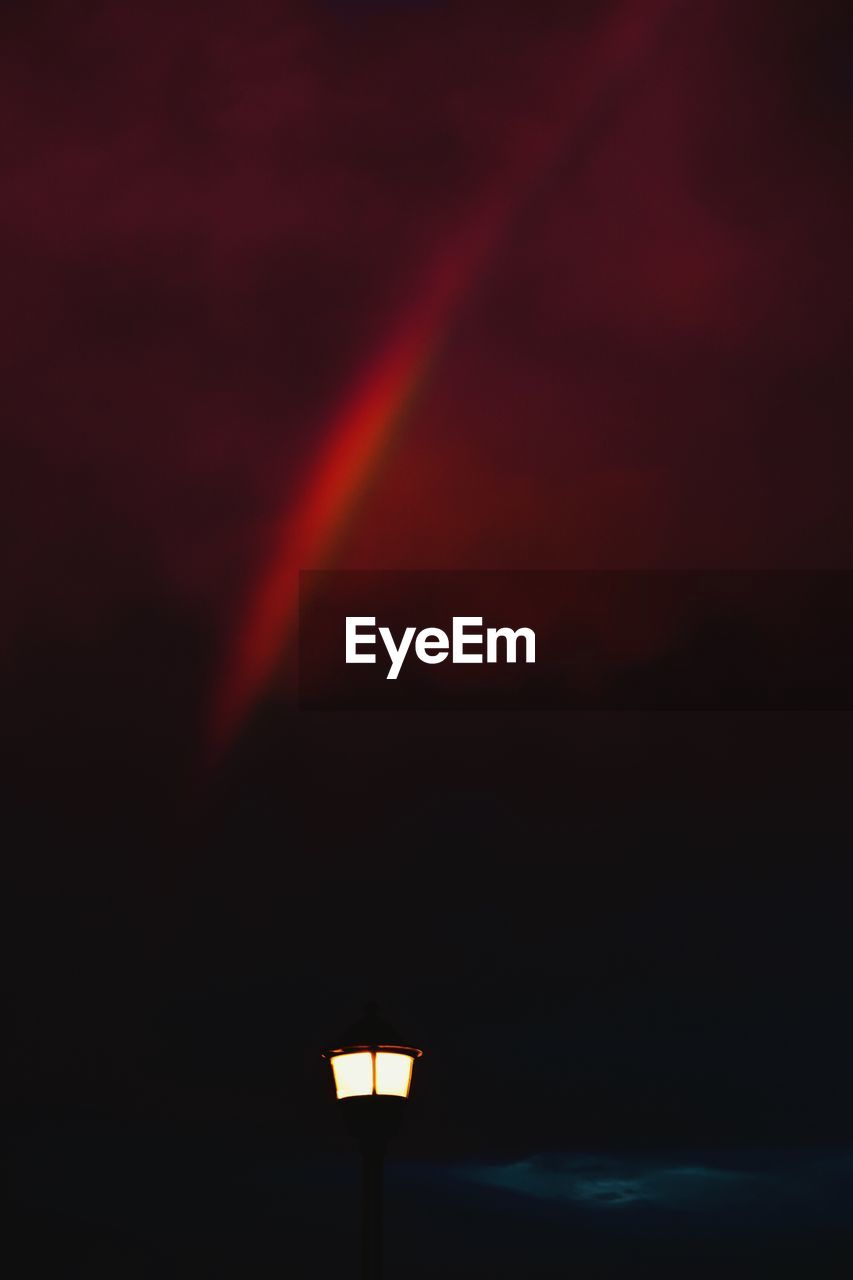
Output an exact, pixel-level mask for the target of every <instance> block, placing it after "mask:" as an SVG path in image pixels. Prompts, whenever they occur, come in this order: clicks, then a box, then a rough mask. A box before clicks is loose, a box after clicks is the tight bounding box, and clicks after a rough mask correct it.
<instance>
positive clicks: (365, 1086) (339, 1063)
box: [331, 1053, 373, 1098]
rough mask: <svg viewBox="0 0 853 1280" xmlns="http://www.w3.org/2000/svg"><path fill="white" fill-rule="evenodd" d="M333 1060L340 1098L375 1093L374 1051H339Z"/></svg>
mask: <svg viewBox="0 0 853 1280" xmlns="http://www.w3.org/2000/svg"><path fill="white" fill-rule="evenodd" d="M331 1062H332V1073H333V1075H334V1077H335V1093H336V1094H337V1095H338V1097H339V1098H360V1097H362V1096H363V1095H364V1094H368V1093H373V1054H372V1053H338V1054H335V1056H334V1057H333V1058H332V1060H331Z"/></svg>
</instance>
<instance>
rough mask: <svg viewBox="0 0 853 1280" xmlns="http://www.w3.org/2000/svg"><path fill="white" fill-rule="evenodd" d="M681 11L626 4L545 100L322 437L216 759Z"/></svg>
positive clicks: (552, 78) (239, 660)
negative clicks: (490, 295)
mask: <svg viewBox="0 0 853 1280" xmlns="http://www.w3.org/2000/svg"><path fill="white" fill-rule="evenodd" d="M677 8H678V6H677V4H676V5H673V4H672V3H671V0H641V2H640V3H636V2H633V3H631V2H629V3H625V4H624V5H622V6H621V7H618V8H617V9H616V11H615V13H614V14H613V15H612V16H611V18H610V20H609V22H608V23H607V24H606V27H605V29H604V30H603V31H602V32H600V33H599V35H598V37H597V39H596V41H595V42H594V44H593V47H592V48H589V49H587V50H586V51H585V59H584V65H583V68H582V72H579V73H578V75H577V77H576V79H575V80H574V81H573V82H572V84H571V92H570V105H569V108H568V110H565V109H563V108H562V107H561V106H560V105H559V104H558V106H557V107H556V108H555V106H554V103H553V102H552V103H548V104H546V109H545V111H544V112H542V113H541V115H540V117H539V118H540V121H541V119H542V118H543V117H546V118H547V119H548V121H549V122H553V123H549V124H547V125H544V126H543V125H541V124H540V125H539V126H538V127H535V128H531V130H530V132H529V134H528V135H527V136H526V137H525V138H524V139H523V142H522V145H521V147H520V150H519V154H518V155H517V156H516V158H515V161H514V162H513V163H510V164H509V166H508V168H507V171H506V173H505V175H504V180H503V181H502V182H501V183H500V184H499V186H498V187H497V189H496V190H493V191H492V193H491V194H490V197H489V198H488V199H487V200H486V201H485V202H484V204H483V205H482V206H481V207H480V209H479V211H478V215H477V216H476V217H475V218H474V219H473V221H472V222H471V223H470V224H469V225H468V227H467V229H466V230H465V231H464V232H463V234H461V235H460V236H459V238H458V239H457V240H456V241H455V242H454V243H453V245H452V246H451V247H450V250H449V251H448V252H447V253H446V254H445V255H444V257H443V259H442V260H441V262H440V264H439V266H438V267H437V269H435V270H433V271H432V272H430V273H429V274H428V275H427V278H426V280H425V281H424V283H423V286H422V288H421V289H420V290H418V291H417V292H416V294H415V298H416V301H415V304H414V306H413V307H412V308H411V309H410V310H409V311H408V312H407V313H406V314H405V315H404V316H403V317H401V319H400V321H399V322H398V324H397V325H396V326H395V328H394V330H393V332H392V334H391V336H390V338H389V340H388V342H387V343H386V344H385V346H384V347H383V348H382V349H381V351H380V352H379V355H378V357H377V358H376V359H375V360H374V361H373V362H372V363H371V364H370V365H369V366H368V368H367V370H366V371H365V372H364V373H363V374H362V376H361V377H360V378H359V380H358V381H357V382H356V384H355V386H354V387H353V388H352V389H351V390H350V392H349V393H348V394H347V395H346V396H345V397H344V399H343V402H342V404H341V405H340V406H339V408H338V410H337V412H336V413H334V414H333V416H332V419H331V421H330V423H329V426H328V429H327V430H326V431H325V432H324V433H323V441H324V443H323V445H322V446H321V449H320V452H319V453H318V455H317V457H316V458H315V460H314V463H313V466H312V467H311V470H310V473H309V475H308V477H307V479H306V483H305V485H304V487H303V489H302V496H301V497H300V498H299V499H298V500H297V502H296V505H295V506H290V505H289V506H288V507H287V509H286V510H285V511H283V512H282V515H281V517H280V519H279V521H278V526H277V528H276V529H275V530H274V533H273V536H272V539H271V548H270V553H269V556H268V559H267V561H266V563H265V565H264V566H263V567H262V569H261V571H260V573H259V575H258V578H257V580H256V582H255V584H254V586H253V587H252V589H251V590H250V592H249V593H248V596H247V600H246V603H245V607H244V610H243V612H242V614H241V617H240V620H239V624H238V627H237V629H236V631H235V633H234V635H233V637H232V640H231V643H230V645H229V646H228V649H227V652H226V655H225V661H224V663H223V667H222V671H221V677H220V679H219V681H218V683H217V686H216V688H215V691H214V697H213V700H212V707H211V711H210V716H209V720H208V732H207V742H206V746H207V755H208V758H209V759H212V760H213V759H216V758H219V757H220V756H221V755H222V754H223V752H224V751H226V750H227V748H228V746H229V745H230V743H231V742H232V741H233V739H234V737H235V736H236V734H237V733H238V732H239V730H240V727H241V726H242V724H243V723H244V721H245V719H246V717H247V716H248V714H249V713H250V711H251V709H252V707H253V706H254V705H255V704H256V702H257V701H258V700H259V698H260V697H261V696H262V695H263V692H264V690H265V689H266V688H267V686H268V685H269V682H270V680H271V679H272V677H273V675H274V674H275V672H276V670H277V669H278V667H279V664H280V661H281V659H282V656H283V654H284V653H285V652H286V651H287V649H288V647H289V646H290V644H291V642H292V639H293V634H294V631H295V627H296V621H297V614H298V605H299V571H300V570H301V569H306V568H315V569H316V568H323V567H327V566H328V565H329V564H330V563H332V562H333V560H334V557H335V554H336V552H337V550H338V548H339V547H340V544H341V541H342V538H343V535H344V533H345V531H346V529H347V528H348V527H349V525H350V523H351V521H352V519H353V517H354V515H355V513H356V511H357V509H358V507H359V505H360V503H361V502H362V500H363V498H364V496H365V494H366V492H367V491H368V489H369V487H370V485H371V483H373V481H374V480H375V478H376V477H377V475H378V473H379V471H380V469H381V466H382V463H383V461H384V459H385V458H386V456H387V454H388V451H389V448H390V446H391V444H392V442H393V441H394V439H395V437H396V435H397V433H398V431H399V428H400V425H401V423H402V421H403V420H404V417H405V414H406V411H407V409H408V408H409V407H410V405H411V403H412V401H413V399H414V398H415V396H416V394H417V393H418V391H419V389H420V388H421V387H422V386H423V385H424V382H425V380H426V377H427V374H428V371H429V369H430V367H431V365H432V364H433V362H434V360H435V358H436V356H437V354H438V352H439V350H440V348H441V346H442V345H443V343H444V342H445V341H446V339H447V337H448V335H449V333H450V331H451V329H452V326H453V324H454V322H455V321H456V319H457V318H458V315H459V313H460V310H461V307H462V304H463V303H464V302H465V301H466V300H468V299H470V296H471V294H472V292H473V290H474V288H475V286H476V284H477V283H478V281H479V280H480V279H481V278H482V277H483V276H484V274H485V272H486V269H487V267H488V265H489V263H490V262H491V261H492V260H493V259H494V257H495V253H496V250H497V249H498V247H499V246H500V244H501V243H502V241H504V240H505V239H506V237H507V235H508V233H509V232H510V230H511V228H512V226H513V225H514V222H515V220H516V218H517V216H518V214H519V212H520V211H521V210H522V209H523V208H524V207H525V206H526V205H527V204H529V202H530V200H531V198H532V197H533V196H534V195H535V194H536V193H537V192H538V191H539V190H540V189H541V186H542V184H543V183H544V182H545V181H546V180H547V179H548V177H549V176H550V175H551V174H552V173H553V171H554V170H555V168H556V167H557V165H564V164H565V161H566V151H567V149H568V148H569V147H571V146H572V145H574V149H575V152H576V153H577V154H578V155H580V154H582V152H583V143H584V142H585V141H587V140H588V134H589V131H590V129H592V130H594V129H595V128H596V127H597V126H600V125H601V123H602V120H605V121H606V119H607V118H608V117H609V115H610V113H611V112H612V110H613V108H614V106H618V105H619V104H620V103H621V101H622V97H623V93H622V91H623V89H624V87H625V86H626V85H630V84H631V83H633V78H634V77H633V73H634V72H635V71H636V68H637V64H638V62H639V61H640V60H642V59H643V58H644V57H645V56H647V55H648V54H649V53H650V52H651V51H652V50H653V48H654V47H655V46H656V44H657V36H658V35H659V33H660V29H661V26H662V25H664V24H663V20H664V19H666V18H668V17H669V16H670V15H671V13H672V12H674V10H675V9H677ZM560 53H561V51H559V50H557V51H556V53H555V51H550V52H549V59H548V66H547V67H546V68H544V74H543V76H542V77H541V82H542V83H550V84H551V85H552V86H553V85H557V86H558V88H559V89H560V90H562V89H563V86H564V83H565V74H566V71H565V68H566V62H565V59H564V58H563V57H561V56H559V55H560Z"/></svg>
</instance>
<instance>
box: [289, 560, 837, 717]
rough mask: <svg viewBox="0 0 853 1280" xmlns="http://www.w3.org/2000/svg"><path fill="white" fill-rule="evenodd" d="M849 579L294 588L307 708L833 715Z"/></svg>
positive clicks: (310, 577)
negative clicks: (715, 709) (798, 712)
mask: <svg viewBox="0 0 853 1280" xmlns="http://www.w3.org/2000/svg"><path fill="white" fill-rule="evenodd" d="M851 639H853V574H849V573H842V572H761V573H756V572H668V571H662V572H648V573H646V572H644V573H640V572H606V571H605V572H597V571H596V572H552V571H543V572H527V571H525V572H506V573H504V572H473V571H471V572H469V571H458V572H434V573H433V572H412V573H407V572H363V571H359V572H343V571H341V572H338V571H316V572H314V571H310V572H304V573H303V574H302V575H301V582H300V628H299V701H300V705H301V706H303V707H306V708H317V709H335V708H358V707H364V708H377V709H378V708H387V709H393V708H427V707H435V708H459V707H477V706H482V707H484V708H497V709H500V708H507V709H518V710H524V709H525V708H530V709H545V708H549V707H551V708H584V709H602V710H603V709H608V708H612V709H614V710H618V709H633V708H636V709H655V708H663V707H672V708H687V707H715V706H716V707H726V708H744V709H761V708H770V709H772V708H778V709H810V708H813V709H826V710H832V709H836V708H837V709H842V708H849V707H850V706H851V703H853V675H851V653H853V648H851Z"/></svg>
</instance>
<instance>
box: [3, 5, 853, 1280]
mask: <svg viewBox="0 0 853 1280" xmlns="http://www.w3.org/2000/svg"><path fill="white" fill-rule="evenodd" d="M534 9H535V12H534ZM852 77H853V28H851V21H850V11H849V7H848V6H847V5H844V4H841V3H837V2H836V3H830V2H829V0H817V2H816V3H813V4H802V3H794V2H793V0H792V2H790V3H787V2H785V3H780V2H778V0H777V2H775V3H770V0H753V2H751V3H747V4H744V3H736V2H735V0H696V2H695V3H694V2H687V0H683V2H681V3H678V2H677V0H672V2H671V3H664V2H663V0H660V2H658V0H624V3H602V2H601V0H583V2H579V3H577V4H571V5H567V4H563V3H560V4H558V3H553V4H552V3H546V2H545V0H543V2H542V3H537V4H536V5H535V6H532V5H524V4H503V3H499V2H496V0H492V2H491V3H485V2H483V3H480V2H479V0H470V2H467V0H463V2H460V3H450V0H446V2H444V3H439V2H433V3H430V2H428V0H408V2H407V3H404V2H403V0H396V2H392V0H386V2H384V3H382V2H380V0H375V2H373V3H368V2H366V0H337V2H336V3H332V2H331V0H329V2H327V3H321V2H320V0H314V2H308V0H305V3H284V2H282V3H272V2H271V0H264V2H261V0H257V2H256V0H244V3H241V4H240V5H237V4H226V3H216V2H215V0H210V2H208V3H204V4H202V3H191V2H189V0H187V2H186V3H184V2H180V3H175V2H172V3H165V2H163V3H159V2H156V3H149V4H145V5H137V6H133V5H127V4H124V3H119V2H118V0H102V2H101V3H98V4H93V5H88V6H84V11H81V7H80V6H77V5H73V4H68V3H59V2H51V0H48V2H46V3H44V4H40V5H29V6H28V5H23V4H22V5H8V6H6V7H5V8H4V11H3V13H2V15H0V86H2V87H1V88H0V93H2V95H3V98H4V104H3V105H4V118H5V120H6V122H7V125H8V126H9V128H8V134H9V137H8V146H7V147H6V148H5V149H4V159H3V162H2V163H3V167H4V175H3V200H2V202H0V203H2V208H0V242H1V243H2V249H3V288H2V291H0V313H2V320H3V354H4V357H5V358H4V375H3V385H4V392H5V395H4V413H3V433H2V434H3V442H2V464H0V475H2V478H3V504H2V510H3V518H4V522H5V530H4V533H5V536H4V547H5V549H6V551H7V556H6V557H4V574H3V586H4V611H3V612H4V622H5V625H4V627H3V637H2V652H3V656H4V659H5V661H4V672H3V682H2V698H3V719H4V730H5V732H4V734H3V778H4V785H5V788H6V791H7V795H6V797H5V799H4V807H3V815H4V827H5V833H4V840H3V844H4V848H5V850H6V859H5V861H6V865H7V867H8V874H9V881H10V890H11V891H10V892H9V893H8V894H7V895H6V898H7V901H8V902H9V903H10V906H11V911H10V921H9V927H8V929H7V938H8V940H9V944H10V945H9V952H8V960H7V963H6V972H7V974H8V975H9V977H10V979H11V982H10V986H11V988H12V1000H11V1005H10V1009H11V1012H10V1025H11V1026H12V1028H13V1034H12V1036H11V1046H12V1066H13V1076H14V1086H13V1088H12V1089H10V1090H9V1091H8V1092H7V1094H6V1107H7V1128H8V1130H9V1131H10V1133H11V1136H12V1145H11V1152H12V1154H11V1169H12V1182H13V1188H14V1196H15V1202H16V1205H17V1207H18V1211H19V1212H18V1229H17V1231H16V1233H15V1234H14V1235H13V1236H12V1237H10V1241H14V1242H15V1243H23V1245H24V1248H25V1250H26V1256H27V1258H28V1262H27V1264H26V1266H27V1267H28V1268H29V1269H28V1270H24V1271H18V1272H16V1273H15V1274H21V1275H24V1274H32V1275H56V1276H65V1275H68V1276H93V1277H94V1276H109V1277H113V1278H114V1277H117V1276H121V1277H125V1276H127V1277H130V1276H153V1275H157V1276H158V1277H162V1276H171V1275H175V1276H179V1275H180V1276H186V1275H191V1274H192V1275H201V1276H211V1277H213V1276H216V1277H230V1276H238V1275H239V1276H241V1277H249V1276H258V1277H261V1276H267V1275H273V1274H276V1275H279V1274H286V1267H287V1264H288V1261H289V1262H290V1263H291V1264H292V1265H293V1266H294V1269H295V1273H296V1274H302V1273H303V1272H302V1271H301V1270H300V1268H302V1267H305V1266H307V1265H309V1263H308V1261H307V1260H308V1259H310V1266H311V1270H312V1273H313V1274H316V1275H320V1276H325V1275H332V1274H340V1272H341V1270H342V1268H343V1267H344V1266H346V1265H349V1259H350V1257H351V1256H353V1257H354V1250H353V1249H352V1248H351V1245H352V1237H353V1233H354V1227H355V1223H354V1213H355V1204H356V1199H355V1185H354V1174H355V1169H354V1164H353V1163H352V1162H351V1158H350V1154H349V1152H348V1149H347V1145H346V1141H345V1138H344V1135H343V1133H342V1132H341V1129H340V1126H339V1124H338V1123H337V1122H338V1117H337V1116H336V1115H335V1114H334V1106H333V1104H332V1102H331V1100H330V1098H329V1096H328V1093H329V1089H328V1082H327V1081H326V1079H325V1075H324V1071H325V1068H324V1067H323V1064H322V1063H321V1062H320V1061H319V1058H318V1050H319V1048H320V1047H321V1046H322V1045H324V1044H325V1043H326V1042H327V1041H328V1040H329V1038H330V1037H331V1038H334V1036H335V1034H336V1033H337V1031H338V1029H339V1028H340V1027H341V1026H343V1025H346V1024H347V1023H348V1022H349V1021H351V1019H352V1017H353V1016H354V1014H356V1013H357V1012H358V1009H359V1006H360V1004H361V1002H362V1001H363V1000H364V999H365V998H368V997H376V998H378V999H379V1000H380V1001H382V1003H383V1005H384V1006H385V1007H386V1009H387V1012H388V1013H389V1015H390V1016H391V1017H392V1018H394V1019H395V1020H397V1021H399V1022H400V1023H401V1025H402V1026H403V1028H404V1029H405V1030H407V1031H409V1033H410V1034H411V1036H412V1037H413V1038H415V1039H418V1040H419V1041H421V1042H422V1043H423V1044H424V1046H425V1047H426V1049H427V1056H426V1057H425V1059H424V1061H423V1063H422V1064H420V1065H419V1068H418V1072H417V1077H416V1084H415V1096H414V1097H413V1099H412V1103H411V1117H410V1120H409V1124H408V1126H407V1129H406V1131H405V1133H404V1134H403V1135H402V1137H401V1139H400V1142H399V1145H398V1148H397V1153H396V1154H397V1156H398V1160H397V1161H396V1162H395V1164H394V1166H393V1168H392V1170H391V1171H390V1177H389V1184H390V1186H389V1197H390V1201H389V1255H390V1257H391V1259H396V1260H397V1269H398V1270H400V1271H402V1265H403V1262H404V1261H405V1265H406V1272H407V1274H408V1275H411V1276H420V1275H423V1276H434V1275H438V1274H441V1275H447V1276H454V1275H459V1276H463V1275H464V1276H466V1277H471V1278H473V1277H481V1276H482V1277H500V1276H502V1275H509V1274H514V1275H527V1276H531V1277H539V1276H541V1277H556V1276H562V1275H564V1274H568V1273H569V1271H571V1273H572V1274H574V1275H577V1276H608V1275H616V1274H619V1275H622V1274H629V1273H630V1274H632V1275H643V1274H651V1272H652V1271H654V1273H655V1274H656V1275H659V1274H663V1275H669V1274H671V1275H673V1276H675V1275H679V1276H684V1275H686V1274H689V1275H691V1276H722V1275H724V1274H725V1275H727V1276H731V1275H741V1274H742V1275H744V1276H747V1275H748V1276H751V1277H754V1276H757V1275H760V1274H773V1275H785V1274H791V1275H797V1276H803V1275H814V1276H824V1275H825V1276H830V1275H836V1274H838V1275H840V1274H846V1273H847V1272H848V1271H849V1264H850V1259H851V1254H853V1224H851V1218H850V1211H849V1197H850V1191H851V1187H853V1182H851V1170H853V1165H851V1158H853V1157H851V1152H853V1110H851V1104H850V1100H849V1096H848V1095H849V1081H850V1071H851V1065H853V1064H852V1063H851V1055H850V1043H849V1041H850V1036H849V1030H848V1023H849V1013H850V992H849V972H850V967H851V959H853V957H851V955H850V942H849V932H850V931H849V903H850V889H851V884H850V872H849V847H850V804H849V763H850V761H849V741H850V735H849V713H842V712H838V713H828V712H826V711H822V712H815V711H808V710H798V711H791V710H788V711H776V712H772V713H771V712H767V711H765V712H758V711H755V710H754V709H753V710H749V709H741V710H736V709H732V708H729V709H728V710H725V711H724V710H716V711H715V710H713V709H708V708H703V709H696V708H694V709H692V710H689V709H687V710H684V709H682V710H678V711H676V710H669V711H667V712H655V711H653V710H646V711H640V710H633V711H629V710H623V711H611V712H601V711H598V712H595V711H590V712H588V713H586V714H583V715H578V714H568V713H566V712H554V713H533V712H530V711H512V712H510V711H506V712H501V711H500V710H495V709H491V710H489V711H483V712H474V711H465V712H463V711H458V712H456V711H436V712H434V713H430V712H417V711H414V710H408V711H405V712H403V711H401V712H399V713H390V714H385V713H379V712H376V713H371V712H367V711H363V712H348V713H345V712H331V713H322V712H310V711H305V710H299V709H297V708H296V707H295V705H294V703H293V697H292V684H291V677H292V666H293V652H294V637H293V635H292V634H291V633H290V632H289V631H288V628H287V625H286V619H285V618H284V614H283V613H282V615H281V616H279V615H278V614H277V613H276V609H275V608H273V609H272V611H271V613H270V614H269V615H268V616H269V617H270V618H272V622H270V623H269V625H267V626H266V631H265V632H264V637H265V640H266V642H268V646H269V649H270V653H271V654H272V659H271V660H270V662H268V663H267V664H266V665H264V664H263V663H260V665H259V666H258V668H257V670H258V672H259V673H260V675H259V677H258V679H256V680H255V682H254V684H253V685H252V693H251V696H250V697H246V698H244V700H243V702H242V703H241V705H240V711H239V715H237V716H235V717H234V718H233V720H232V723H231V725H230V730H229V733H228V735H227V738H226V740H225V741H224V742H222V743H220V744H219V750H218V752H217V755H216V758H215V760H213V761H212V760H211V755H210V752H209V750H208V747H209V742H208V738H209V727H210V723H211V716H212V714H213V710H212V709H213V708H215V706H216V705H217V698H218V697H219V696H220V695H221V691H222V689H223V688H224V687H227V686H228V682H229V680H230V679H232V678H233V676H234V671H235V670H236V669H237V668H239V654H240V653H241V648H240V645H241V642H242V639H244V638H245V636H246V635H247V634H255V633H254V632H253V630H252V629H253V627H254V625H255V622H254V621H253V619H256V616H257V614H256V605H257V601H258V599H262V598H269V596H270V593H271V594H272V597H274V598H277V595H280V596H281V598H282V599H284V598H286V597H288V593H292V592H293V590H294V574H293V567H294V565H296V566H298V567H303V568H320V567H329V566H332V567H337V568H347V569H398V570H399V569H420V570H438V569H458V568H466V569H490V570H491V569H538V570H541V569H563V570H573V569H632V570H658V569H662V568H667V569H671V568H681V569H691V570H693V569H731V570H764V571H778V570H781V569H793V570H798V571H801V572H816V571H822V570H826V569H830V568H831V569H849V568H850V561H851V551H852V550H853V542H852V541H851V533H853V528H851V516H850V502H849V490H850V483H849V475H850V461H851V459H850V432H849V422H850V417H851V407H853V385H851V377H850V359H849V334H850V332H851V318H853V317H851V315H850V312H851V301H850V300H851V296H853V294H851V284H853V280H851V255H850V250H849V229H850V225H851V213H853V209H851V205H853V185H852V184H851V180H850V172H851V171H850V152H851V140H853V139H851V123H852V122H851V112H853V98H852V97H851V94H852V93H853V78H852ZM411 333H414V334H415V336H416V339H417V341H416V343H415V346H416V351H415V357H413V359H412V362H411V367H410V366H409V365H406V367H405V370H404V373H405V376H403V377H402V380H401V385H400V389H399V390H400V394H399V395H397V396H396V397H395V398H394V406H393V412H392V413H389V415H388V423H387V430H386V429H385V428H384V427H383V431H382V433H381V446H382V447H381V448H378V447H377V449H376V450H375V452H374V453H373V454H371V458H370V462H369V465H365V466H364V467H363V468H360V469H359V468H358V467H352V468H351V469H350V470H349V471H348V472H347V473H346V476H345V480H346V483H345V485H344V487H343V489H342V490H341V492H340V494H338V497H337V499H336V501H335V503H332V504H331V506H330V509H329V512H328V514H327V516H324V520H325V521H326V523H325V524H323V528H322V531H321V532H322V537H321V536H319V535H318V536H317V537H316V538H315V537H313V534H312V536H311V537H307V535H305V528H306V527H307V526H306V523H305V512H308V513H309V515H310V514H311V513H313V512H315V511H325V508H324V507H323V502H324V501H325V497H326V496H328V494H329V493H331V492H332V488H333V486H332V487H330V486H331V481H330V479H329V476H330V474H331V473H330V471H329V464H328V458H329V457H332V458H334V457H335V456H336V455H335V453H334V450H335V447H336V445H339V444H340V441H341V440H342V439H344V438H345V435H346V431H347V429H348V424H349V425H351V424H352V423H353V422H357V421H358V413H359V412H360V406H362V405H363V404H364V403H365V402H366V401H365V396H366V397H367V401H369V400H370V394H371V391H372V389H375V388H376V387H379V386H381V385H384V383H383V382H382V378H383V376H384V373H385V372H386V371H387V370H389V369H394V368H396V365H395V363H394V361H395V359H396V354H395V353H397V352H398V351H399V350H400V349H403V350H408V348H407V347H406V346H405V342H403V338H404V337H406V335H409V334H411ZM401 335H403V337H401ZM401 344H402V347H401ZM365 388H367V390H366V391H365V390H364V389H365ZM370 403H372V401H371V402H370ZM404 410H405V412H404ZM380 417H381V415H380ZM330 451H331V452H330ZM308 523H309V525H310V521H309V522H308ZM311 527H312V528H313V526H311ZM327 534H328V535H329V536H328V537H327V536H326V535H327ZM332 535H334V536H332ZM312 538H313V540H312ZM264 592H266V593H267V596H266V597H264ZM783 621H784V620H783ZM265 625H266V624H265ZM781 625H782V623H780V626H781ZM262 630H263V628H262ZM241 638H242V639H241ZM235 655H237V656H236V657H235ZM294 1259H298V1260H299V1261H298V1263H297V1262H294Z"/></svg>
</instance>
